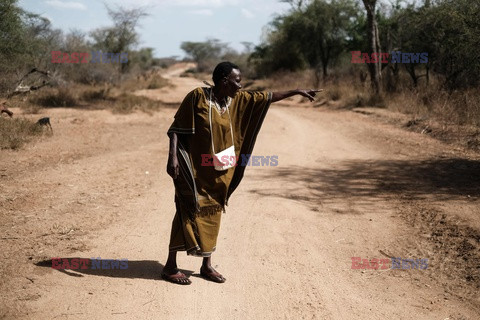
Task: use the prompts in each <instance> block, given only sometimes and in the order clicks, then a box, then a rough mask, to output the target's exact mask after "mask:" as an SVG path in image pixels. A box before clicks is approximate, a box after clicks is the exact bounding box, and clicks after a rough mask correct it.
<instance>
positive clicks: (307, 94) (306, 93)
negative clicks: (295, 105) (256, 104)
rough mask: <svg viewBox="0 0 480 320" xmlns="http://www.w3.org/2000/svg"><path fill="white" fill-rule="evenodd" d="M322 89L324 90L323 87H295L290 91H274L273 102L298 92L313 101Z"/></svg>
mask: <svg viewBox="0 0 480 320" xmlns="http://www.w3.org/2000/svg"><path fill="white" fill-rule="evenodd" d="M321 91H323V89H320V90H311V89H310V90H303V89H295V90H289V91H278V92H272V102H277V101H280V100H283V99H286V98H288V97H292V96H295V95H297V94H298V95H301V96H304V97H306V98H308V99H309V100H310V101H313V100H315V99H314V97H315V95H316V94H317V92H321Z"/></svg>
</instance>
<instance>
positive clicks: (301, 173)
mask: <svg viewBox="0 0 480 320" xmlns="http://www.w3.org/2000/svg"><path fill="white" fill-rule="evenodd" d="M280 165H281V163H280ZM262 173H263V174H262ZM249 179H253V180H259V181H264V182H267V184H265V183H264V184H263V185H262V188H261V189H260V188H258V189H252V190H250V192H252V193H256V194H260V195H263V196H269V197H281V198H286V199H293V200H297V201H300V202H305V203H306V204H309V205H321V204H322V203H325V202H331V201H332V200H334V201H335V202H338V201H339V199H342V198H349V199H352V200H354V201H356V202H357V204H360V203H362V202H364V203H371V202H373V201H378V200H389V199H392V198H393V196H397V197H398V196H399V195H401V196H402V197H404V198H406V199H410V200H422V199H427V198H428V199H429V200H455V199H464V200H470V201H477V200H478V199H479V196H480V161H472V160H467V159H431V160H423V161H418V160H415V161H413V160H412V161H409V160H381V161H343V162H341V163H338V164H336V165H335V168H332V169H325V168H311V167H300V166H293V167H281V166H279V167H278V168H275V169H274V170H268V171H263V172H261V171H260V170H258V172H257V173H256V174H255V175H252V176H251V177H249ZM269 181H272V183H271V184H270V185H269V184H268V182H269Z"/></svg>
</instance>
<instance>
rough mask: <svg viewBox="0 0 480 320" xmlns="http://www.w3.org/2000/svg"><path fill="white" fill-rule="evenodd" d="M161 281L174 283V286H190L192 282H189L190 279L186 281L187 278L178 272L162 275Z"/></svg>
mask: <svg viewBox="0 0 480 320" xmlns="http://www.w3.org/2000/svg"><path fill="white" fill-rule="evenodd" d="M162 279H163V280H165V281H168V282H171V283H175V284H180V285H189V284H192V281H190V279H188V278H187V276H186V275H185V274H184V273H182V272H180V271H178V272H177V273H174V274H166V273H162Z"/></svg>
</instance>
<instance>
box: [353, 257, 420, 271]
mask: <svg viewBox="0 0 480 320" xmlns="http://www.w3.org/2000/svg"><path fill="white" fill-rule="evenodd" d="M351 259H352V269H373V270H378V269H389V267H390V269H403V270H409V269H420V270H425V269H427V268H428V259H405V258H391V260H390V259H376V258H373V259H362V258H360V257H352V258H351ZM390 261H391V265H390Z"/></svg>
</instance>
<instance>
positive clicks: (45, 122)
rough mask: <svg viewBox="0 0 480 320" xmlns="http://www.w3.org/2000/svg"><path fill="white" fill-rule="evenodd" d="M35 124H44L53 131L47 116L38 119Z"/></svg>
mask: <svg viewBox="0 0 480 320" xmlns="http://www.w3.org/2000/svg"><path fill="white" fill-rule="evenodd" d="M37 124H38V125H40V126H46V127H48V128H50V131H51V132H52V133H53V129H52V125H51V124H50V118H49V117H45V118H41V119H38V121H37Z"/></svg>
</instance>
